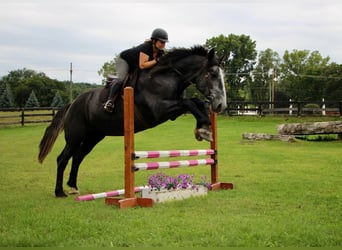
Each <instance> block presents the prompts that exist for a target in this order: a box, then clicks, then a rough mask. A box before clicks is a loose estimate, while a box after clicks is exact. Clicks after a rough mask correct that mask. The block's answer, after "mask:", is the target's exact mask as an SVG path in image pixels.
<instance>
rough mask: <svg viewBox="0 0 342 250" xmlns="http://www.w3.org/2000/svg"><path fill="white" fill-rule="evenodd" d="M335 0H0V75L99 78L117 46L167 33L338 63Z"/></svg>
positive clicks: (338, 5)
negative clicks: (230, 39) (231, 39)
mask: <svg viewBox="0 0 342 250" xmlns="http://www.w3.org/2000/svg"><path fill="white" fill-rule="evenodd" d="M341 13H342V1H341V0H277V1H275V0H172V1H171V0H169V1H163V0H158V1H157V0H95V1H94V0H0V77H1V76H4V75H7V74H8V73H9V72H10V71H13V70H18V69H23V68H26V69H32V70H35V71H37V72H44V73H45V74H46V75H47V76H48V77H50V78H52V79H57V80H60V81H68V80H70V66H71V63H72V70H73V71H72V81H73V82H89V83H96V84H100V83H101V80H102V77H101V76H99V75H98V70H99V69H100V68H101V67H102V65H103V64H104V63H105V62H108V61H110V60H112V59H113V58H114V57H115V56H116V55H117V54H119V53H120V52H121V51H122V50H124V49H127V48H130V47H132V46H135V45H138V44H140V43H142V42H143V41H144V40H146V39H148V38H150V36H151V32H152V31H153V29H155V28H163V29H165V30H166V31H167V32H168V34H169V41H170V42H169V43H168V44H167V45H166V49H168V48H169V49H170V48H173V47H192V46H194V45H203V44H205V42H206V40H207V39H210V38H212V37H216V36H219V35H221V34H223V35H225V36H228V35H229V34H235V35H242V34H244V35H248V36H250V38H251V40H253V41H255V42H256V49H257V51H258V52H259V51H262V50H265V49H267V48H270V49H272V50H274V51H276V52H278V53H279V55H280V56H281V57H282V56H283V54H284V51H285V50H288V51H293V50H295V49H296V50H304V49H305V50H309V51H315V50H317V51H319V52H320V53H321V55H322V56H323V57H327V56H329V57H330V62H336V63H338V64H342V15H341Z"/></svg>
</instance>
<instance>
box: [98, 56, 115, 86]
mask: <svg viewBox="0 0 342 250" xmlns="http://www.w3.org/2000/svg"><path fill="white" fill-rule="evenodd" d="M117 57H118V55H116V56H115V57H114V58H113V59H112V60H110V61H109V62H105V63H104V64H103V65H102V67H101V69H99V70H98V72H97V73H98V74H99V76H102V84H104V83H105V81H106V78H107V75H114V74H115V72H116V68H115V62H116V58H117Z"/></svg>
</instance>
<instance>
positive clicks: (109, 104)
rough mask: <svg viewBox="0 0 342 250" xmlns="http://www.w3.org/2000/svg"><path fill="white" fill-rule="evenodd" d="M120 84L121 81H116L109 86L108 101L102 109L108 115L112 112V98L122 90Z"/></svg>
mask: <svg viewBox="0 0 342 250" xmlns="http://www.w3.org/2000/svg"><path fill="white" fill-rule="evenodd" d="M122 83H123V82H122V81H120V80H117V81H114V82H113V84H112V86H111V89H110V92H109V96H108V99H107V101H106V103H105V105H104V107H103V108H104V109H105V110H106V111H107V112H109V113H112V112H113V110H114V97H115V96H116V95H117V94H118V93H119V91H120V89H121V88H122Z"/></svg>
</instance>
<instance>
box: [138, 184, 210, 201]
mask: <svg viewBox="0 0 342 250" xmlns="http://www.w3.org/2000/svg"><path fill="white" fill-rule="evenodd" d="M207 194H208V189H207V188H206V187H204V186H198V187H197V188H194V189H173V190H161V191H155V190H152V191H151V190H150V189H143V190H142V192H141V195H142V198H151V199H153V200H154V202H155V203H161V202H166V201H174V200H184V199H187V198H190V197H195V196H201V195H207Z"/></svg>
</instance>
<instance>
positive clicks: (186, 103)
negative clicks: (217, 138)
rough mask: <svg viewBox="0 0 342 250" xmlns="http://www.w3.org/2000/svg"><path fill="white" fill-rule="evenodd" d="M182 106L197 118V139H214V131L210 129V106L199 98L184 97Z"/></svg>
mask: <svg viewBox="0 0 342 250" xmlns="http://www.w3.org/2000/svg"><path fill="white" fill-rule="evenodd" d="M182 106H183V107H184V108H185V109H186V110H188V111H189V112H190V113H191V114H192V115H193V116H194V117H195V118H196V122H197V123H196V129H195V137H196V139H197V140H199V141H201V140H202V139H204V140H206V141H212V140H213V138H212V133H211V131H210V124H211V123H210V119H209V113H208V107H207V106H206V104H205V103H204V102H203V101H201V100H200V99H198V98H192V99H184V100H183V101H182Z"/></svg>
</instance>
